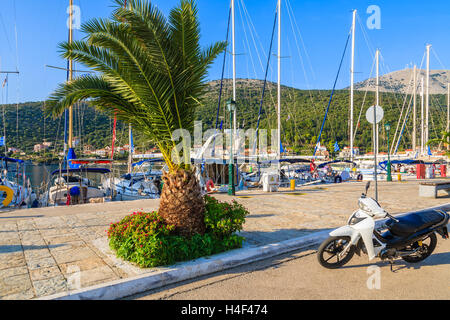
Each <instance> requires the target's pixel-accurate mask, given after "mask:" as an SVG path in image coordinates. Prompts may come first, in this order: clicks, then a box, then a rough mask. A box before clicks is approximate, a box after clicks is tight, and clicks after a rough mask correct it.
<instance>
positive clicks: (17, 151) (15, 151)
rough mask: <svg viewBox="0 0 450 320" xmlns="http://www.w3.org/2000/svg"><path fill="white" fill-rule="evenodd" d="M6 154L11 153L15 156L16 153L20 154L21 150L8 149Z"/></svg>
mask: <svg viewBox="0 0 450 320" xmlns="http://www.w3.org/2000/svg"><path fill="white" fill-rule="evenodd" d="M8 152H11V153H13V154H16V153H21V152H22V150H19V149H17V148H12V147H11V148H8Z"/></svg>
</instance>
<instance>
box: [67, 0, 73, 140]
mask: <svg viewBox="0 0 450 320" xmlns="http://www.w3.org/2000/svg"><path fill="white" fill-rule="evenodd" d="M69 12H70V13H69V44H71V43H72V41H73V27H72V23H73V0H70V8H69ZM72 80H73V61H72V59H69V82H71V81H72ZM72 140H73V106H70V107H69V141H68V144H69V149H71V148H72V147H73V146H72Z"/></svg>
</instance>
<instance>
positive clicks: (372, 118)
mask: <svg viewBox="0 0 450 320" xmlns="http://www.w3.org/2000/svg"><path fill="white" fill-rule="evenodd" d="M383 116H384V111H383V108H381V107H380V106H372V107H370V108H369V109H368V110H367V112H366V119H367V121H368V122H369V123H371V124H372V125H373V159H374V180H375V200H377V201H378V179H377V166H378V163H377V140H378V134H377V124H378V123H379V122H380V121H381V120H382V119H383Z"/></svg>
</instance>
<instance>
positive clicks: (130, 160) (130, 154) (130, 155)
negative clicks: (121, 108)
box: [128, 123, 133, 173]
mask: <svg viewBox="0 0 450 320" xmlns="http://www.w3.org/2000/svg"><path fill="white" fill-rule="evenodd" d="M132 135H133V132H132V129H131V123H130V124H129V125H128V137H129V143H128V173H131V169H132V167H133V146H132V145H133V136H132Z"/></svg>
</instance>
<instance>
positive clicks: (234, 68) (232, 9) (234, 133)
mask: <svg viewBox="0 0 450 320" xmlns="http://www.w3.org/2000/svg"><path fill="white" fill-rule="evenodd" d="M235 18H236V16H235V3H234V0H231V30H232V31H231V34H232V36H231V38H232V48H233V49H232V50H233V54H232V55H233V101H234V102H236V24H235ZM236 130H237V128H236V108H234V111H233V135H234V136H236V133H237V132H236Z"/></svg>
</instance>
